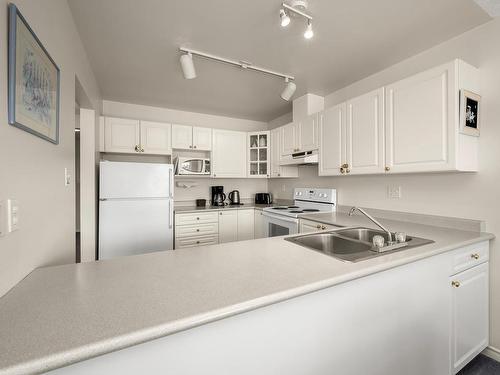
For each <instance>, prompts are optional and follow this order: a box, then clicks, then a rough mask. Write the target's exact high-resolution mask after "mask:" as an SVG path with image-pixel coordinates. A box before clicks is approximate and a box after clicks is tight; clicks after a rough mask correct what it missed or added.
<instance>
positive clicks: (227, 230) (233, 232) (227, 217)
mask: <svg viewBox="0 0 500 375" xmlns="http://www.w3.org/2000/svg"><path fill="white" fill-rule="evenodd" d="M234 241H238V210H227V211H220V212H219V243H224V242H234Z"/></svg>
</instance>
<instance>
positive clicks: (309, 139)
mask: <svg viewBox="0 0 500 375" xmlns="http://www.w3.org/2000/svg"><path fill="white" fill-rule="evenodd" d="M298 132H299V137H298V139H299V142H297V143H299V145H298V148H299V149H300V151H311V150H317V149H318V114H314V115H311V116H308V117H307V118H305V119H304V120H302V121H300V122H299V123H298Z"/></svg>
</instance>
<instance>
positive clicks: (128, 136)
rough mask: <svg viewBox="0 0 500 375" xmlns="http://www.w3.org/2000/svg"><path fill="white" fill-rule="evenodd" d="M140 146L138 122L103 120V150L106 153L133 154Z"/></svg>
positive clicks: (118, 119) (107, 118)
mask: <svg viewBox="0 0 500 375" xmlns="http://www.w3.org/2000/svg"><path fill="white" fill-rule="evenodd" d="M139 144H140V131H139V121H138V120H128V119H122V118H115V117H106V118H105V119H104V149H105V150H106V152H122V153H135V152H137V151H136V150H135V148H136V147H139Z"/></svg>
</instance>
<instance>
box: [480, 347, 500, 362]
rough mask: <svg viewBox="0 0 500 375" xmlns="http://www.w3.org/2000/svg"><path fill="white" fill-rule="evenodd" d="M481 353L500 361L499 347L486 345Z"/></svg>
mask: <svg viewBox="0 0 500 375" xmlns="http://www.w3.org/2000/svg"><path fill="white" fill-rule="evenodd" d="M482 354H484V355H485V356H487V357H490V358H491V359H494V360H495V361H497V362H500V349H497V348H494V347H492V346H488V347H487V348H486V349H484V350H483V352H482Z"/></svg>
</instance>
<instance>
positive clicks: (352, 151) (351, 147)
mask: <svg viewBox="0 0 500 375" xmlns="http://www.w3.org/2000/svg"><path fill="white" fill-rule="evenodd" d="M346 108H347V122H346V141H347V143H346V156H347V157H346V162H347V170H346V172H347V173H350V174H372V173H373V174H375V173H384V166H385V165H384V156H385V152H384V143H385V142H384V89H383V88H381V89H378V90H375V91H372V92H369V93H367V94H364V95H361V96H358V97H357V98H354V99H351V100H348V101H347V103H346Z"/></svg>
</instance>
